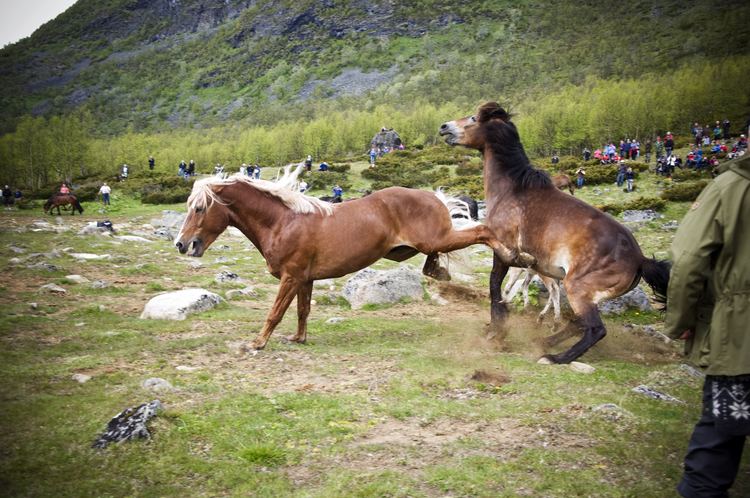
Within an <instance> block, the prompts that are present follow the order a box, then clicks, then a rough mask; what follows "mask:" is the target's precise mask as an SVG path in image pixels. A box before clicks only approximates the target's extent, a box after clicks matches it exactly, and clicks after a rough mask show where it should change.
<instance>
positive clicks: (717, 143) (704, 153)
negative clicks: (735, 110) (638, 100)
mask: <svg viewBox="0 0 750 498" xmlns="http://www.w3.org/2000/svg"><path fill="white" fill-rule="evenodd" d="M690 131H691V133H692V135H693V138H694V141H693V142H692V144H691V145H689V147H690V151H689V152H688V153H687V155H686V157H685V159H684V160H683V158H681V157H680V156H679V155H678V154H676V153H675V152H674V151H675V137H674V135H673V134H672V132H670V131H668V132H667V133H666V134H665V135H664V136H663V137H662V136H657V137H656V139H655V140H654V141H653V142H652V141H651V140H650V139H647V140H646V141H645V142H644V143H641V142H640V141H639V140H637V139H628V138H626V139H622V140H620V143H619V147H618V146H616V145H615V143H614V142H612V141H610V142H608V143H605V144H604V145H603V146H602V147H600V148H597V149H596V150H594V151H593V153H592V152H591V150H590V149H589V148H588V147H586V148H584V149H583V160H584V161H590V160H591V159H592V158H593V159H595V160H598V161H599V163H600V164H616V165H617V166H618V170H617V180H616V183H617V186H618V187H622V186H623V185H627V187H626V190H627V191H629V192H630V191H632V190H633V189H634V180H633V178H634V176H635V173H633V171H632V168H631V167H630V166H628V165H627V163H626V161H628V160H630V161H637V160H642V161H643V162H645V163H646V164H650V163H651V158H652V153H653V154H654V155H655V158H656V165H655V169H654V171H655V172H656V173H657V174H658V175H662V176H665V177H671V175H672V173H674V171H675V169H677V168H679V169H682V168H691V169H696V170H701V169H705V170H707V171H711V172H712V174H714V175H715V174H716V169H717V168H718V166H719V162H720V161H719V159H720V158H722V157H725V158H726V159H734V158H735V157H739V156H741V155H743V154H745V152H746V150H747V145H748V144H747V137H746V136H745V134H744V133H743V134H740V136H739V137H737V138H736V139H733V138H732V136H731V132H730V122H729V120H728V119H725V120H724V121H723V122H720V121H716V123H715V125H714V126H713V127H710V126H705V127H703V126H700V125H698V123H697V122H696V123H695V124H693V126H692V127H691V130H690ZM559 161H560V158H559V157H558V156H557V153H553V155H552V164H553V165H554V164H557V163H559ZM585 177H586V171H585V170H584V169H583V168H579V169H578V170H577V171H576V184H577V185H578V188H581V187H583V185H584V184H585Z"/></svg>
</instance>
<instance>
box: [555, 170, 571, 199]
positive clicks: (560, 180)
mask: <svg viewBox="0 0 750 498" xmlns="http://www.w3.org/2000/svg"><path fill="white" fill-rule="evenodd" d="M552 185H554V186H555V188H556V189H559V190H562V191H565V190H569V191H570V195H576V191H575V188H576V186H575V183H574V182H573V180H571V179H570V177H569V176H568V175H566V174H563V173H561V174H559V175H555V176H553V177H552Z"/></svg>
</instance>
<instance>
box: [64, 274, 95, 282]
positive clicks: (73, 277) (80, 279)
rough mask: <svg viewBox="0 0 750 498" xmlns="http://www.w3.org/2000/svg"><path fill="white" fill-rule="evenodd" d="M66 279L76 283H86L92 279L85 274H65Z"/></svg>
mask: <svg viewBox="0 0 750 498" xmlns="http://www.w3.org/2000/svg"><path fill="white" fill-rule="evenodd" d="M65 280H67V281H69V282H72V283H74V284H86V283H89V282H90V281H91V280H89V279H88V278H86V277H84V276H83V275H65Z"/></svg>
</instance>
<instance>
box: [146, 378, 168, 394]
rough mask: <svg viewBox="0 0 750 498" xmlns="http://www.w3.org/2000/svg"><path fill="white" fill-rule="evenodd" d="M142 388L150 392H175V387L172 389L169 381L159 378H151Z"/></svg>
mask: <svg viewBox="0 0 750 498" xmlns="http://www.w3.org/2000/svg"><path fill="white" fill-rule="evenodd" d="M142 386H143V387H144V388H146V389H148V390H150V391H155V392H163V391H172V390H174V387H172V384H170V383H169V382H168V381H166V380H164V379H162V378H159V377H151V378H149V379H146V380H144V381H143V384H142Z"/></svg>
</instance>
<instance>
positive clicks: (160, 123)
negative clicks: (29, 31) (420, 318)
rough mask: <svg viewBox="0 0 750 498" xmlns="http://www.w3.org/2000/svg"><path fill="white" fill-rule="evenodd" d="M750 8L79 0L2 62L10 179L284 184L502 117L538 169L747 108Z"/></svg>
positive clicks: (2, 151) (4, 148)
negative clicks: (555, 157) (147, 166)
mask: <svg viewBox="0 0 750 498" xmlns="http://www.w3.org/2000/svg"><path fill="white" fill-rule="evenodd" d="M749 20H750V8H748V7H747V5H746V3H745V2H740V1H729V2H723V3H721V4H720V5H716V4H715V3H712V2H708V1H702V0H701V1H696V2H690V3H683V2H677V1H670V0H654V1H640V2H632V1H631V2H620V3H612V4H606V5H605V6H602V5H601V4H600V3H599V2H584V3H580V2H572V1H568V0H565V1H560V2H528V1H523V2H510V1H505V0H503V1H484V2H466V3H463V4H455V5H454V4H444V3H441V2H434V1H431V0H419V1H406V2H396V3H391V2H385V1H376V2H363V1H354V2H344V1H333V0H330V1H326V2H312V1H300V2H286V1H263V2H248V1H236V0H232V1H218V0H200V1H198V0H183V1H180V2H170V1H167V0H157V1H153V2H144V1H133V0H109V1H107V2H94V1H93V0H80V1H79V2H78V3H76V4H75V5H74V6H73V7H71V8H70V9H69V10H68V11H66V12H65V13H64V14H63V15H61V16H60V17H58V18H57V19H55V20H54V21H51V22H50V23H47V24H46V25H44V26H43V27H42V28H40V29H39V30H38V31H37V32H36V33H35V34H34V35H33V36H32V37H30V38H28V39H25V40H22V41H21V42H19V43H17V44H15V45H12V46H9V47H6V48H5V49H3V50H2V51H0V88H2V90H0V117H2V119H0V123H1V124H0V130H2V131H5V132H6V135H5V136H3V137H2V138H1V139H0V166H1V167H2V172H3V175H2V176H3V177H4V178H3V179H4V181H6V182H7V181H12V182H14V181H17V179H18V178H19V177H21V181H22V182H23V183H26V184H28V185H29V186H33V185H38V184H42V183H45V182H46V181H48V180H49V179H50V178H55V179H61V178H64V177H69V176H75V175H79V174H84V173H91V172H102V173H103V172H111V171H113V170H115V169H116V168H117V167H118V166H119V165H121V164H122V163H128V164H135V165H138V164H143V163H144V162H145V158H146V157H147V156H148V154H154V155H155V156H157V161H158V164H159V165H160V167H166V166H167V165H169V168H170V170H171V169H173V168H175V167H176V164H177V162H179V161H180V160H181V159H186V160H189V159H190V158H193V159H195V160H196V161H197V162H199V164H204V165H212V164H215V163H217V162H221V163H227V164H239V163H240V162H243V161H245V162H256V161H257V162H260V163H262V164H263V165H278V164H283V163H286V162H289V161H295V160H298V159H299V158H301V157H304V155H306V154H308V153H311V154H313V155H314V156H315V157H316V159H318V158H320V159H329V158H331V157H338V156H342V155H351V154H355V155H356V154H363V153H364V152H365V149H366V147H367V145H368V143H369V139H370V138H371V137H372V135H373V134H374V133H375V132H376V131H377V130H378V129H379V128H380V127H381V126H388V127H394V128H396V129H397V130H398V131H399V132H400V133H401V135H402V137H403V138H404V140H405V142H406V143H407V145H408V146H410V147H414V146H416V147H421V146H423V145H428V144H431V143H434V142H435V140H436V138H437V137H436V133H435V130H436V129H437V127H438V126H439V125H440V123H441V122H443V121H444V120H447V119H452V118H455V117H457V116H460V115H466V114H469V113H471V112H473V109H474V108H475V106H476V105H477V103H479V102H480V101H482V100H490V99H491V100H499V101H501V102H503V103H504V104H506V105H507V106H509V107H510V109H511V110H512V111H513V112H515V113H516V115H517V117H516V121H517V123H518V125H519V128H520V130H521V133H522V136H523V138H524V141H525V143H526V146H527V148H528V149H529V151H530V153H532V154H546V153H549V152H550V151H551V150H553V149H555V150H559V151H562V152H567V153H571V152H574V151H575V150H578V149H580V148H581V147H582V146H584V145H588V146H592V145H598V144H599V143H601V141H603V140H607V139H619V138H622V137H625V136H628V137H634V138H636V137H637V138H643V137H645V136H650V134H653V133H658V132H664V131H666V130H668V129H669V130H671V131H674V132H675V133H687V131H688V126H689V123H691V122H693V121H694V120H698V121H701V122H708V121H713V120H716V119H724V118H729V119H730V120H731V121H732V122H733V123H734V124H735V128H734V130H735V131H736V130H738V129H739V128H738V127H737V125H738V124H744V123H745V121H746V118H747V115H748V113H749V112H750V104H749V103H748V98H749V96H748V92H747V91H746V82H747V81H748V80H750V55H749V51H748V47H750V28H748V26H750V23H748V21H749Z"/></svg>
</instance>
